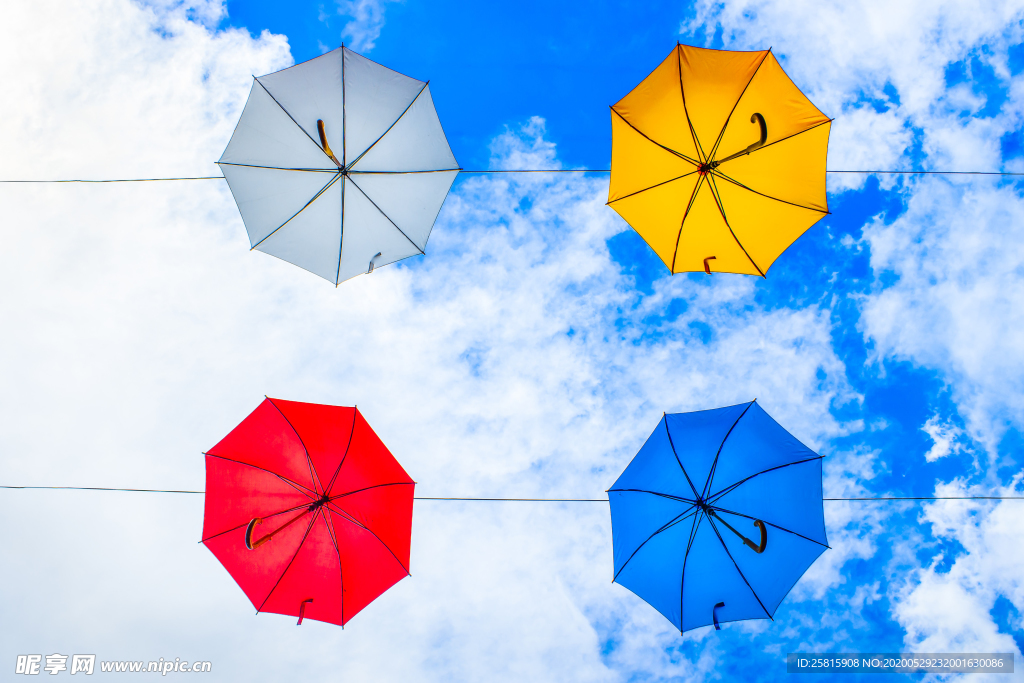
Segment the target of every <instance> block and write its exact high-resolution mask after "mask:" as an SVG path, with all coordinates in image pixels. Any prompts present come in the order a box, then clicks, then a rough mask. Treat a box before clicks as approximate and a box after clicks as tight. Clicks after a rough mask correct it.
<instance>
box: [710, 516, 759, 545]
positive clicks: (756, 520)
mask: <svg viewBox="0 0 1024 683" xmlns="http://www.w3.org/2000/svg"><path fill="white" fill-rule="evenodd" d="M709 512H710V513H711V514H712V515H714V517H715V519H717V520H718V521H719V522H721V523H722V524H724V525H725V526H727V527H729V531H731V532H733V533H734V534H736V535H737V536H739V537H740V539H741V540H742V541H743V544H744V545H746V546H747V547H748V548H750V549H751V550H753V551H754V552H755V553H757V554H758V555H760V554H761V553H763V552H764V549H765V548H766V547H767V546H768V528H767V527H765V525H764V522H762V521H761V520H759V519H755V520H754V526H756V527H757V530H758V531H760V532H761V542H760V543H754V542H753V541H751V540H750V539H749V538H747V537H746V536H744V535H743V534H741V533H740V532H738V531H736V530H735V529H733V528H732V525H731V524H729V522H727V521H725V520H724V519H722V518H721V517H719V516H718V514H717V513H716V512H715V511H714V510H710V509H709Z"/></svg>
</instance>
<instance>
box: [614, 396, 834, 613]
mask: <svg viewBox="0 0 1024 683" xmlns="http://www.w3.org/2000/svg"><path fill="white" fill-rule="evenodd" d="M608 498H609V500H610V501H611V512H612V543H613V546H614V556H615V582H616V583H619V584H622V585H623V586H625V587H626V588H628V589H630V590H631V591H633V592H634V593H636V594H637V595H638V596H640V597H641V598H643V599H644V600H646V601H647V602H648V603H650V605H651V606H653V607H654V608H655V609H657V610H658V611H659V612H661V613H662V614H663V615H664V616H665V617H666V618H667V619H668V620H669V621H671V622H672V623H673V624H675V626H676V628H678V629H679V632H680V633H682V632H683V631H687V630H689V629H693V628H697V627H699V626H707V625H709V624H711V623H714V624H715V628H718V624H719V622H724V621H739V620H742V619H770V618H772V615H773V614H774V613H775V610H776V609H777V608H778V606H779V603H781V602H782V599H783V598H784V597H786V594H787V593H789V591H790V589H791V588H792V587H793V585H794V584H795V583H796V582H797V580H798V579H799V578H800V577H801V576H802V575H803V573H804V572H805V571H806V570H807V568H808V567H810V566H811V564H812V563H813V562H814V560H815V559H816V558H817V557H818V555H820V554H821V553H822V552H824V551H825V549H826V548H827V547H828V540H827V539H826V538H825V517H824V511H823V510H822V502H821V456H819V455H817V454H816V453H814V452H813V451H811V450H810V449H808V448H807V447H806V446H804V445H803V444H802V443H800V442H799V441H797V440H796V439H795V438H794V437H793V436H792V435H791V434H790V433H789V432H787V431H786V430H785V429H783V428H782V427H780V426H779V424H778V423H777V422H775V420H773V419H772V418H771V417H770V416H769V415H768V413H766V412H764V411H763V410H762V409H761V407H760V406H759V405H757V404H756V403H755V402H753V401H751V402H750V403H744V404H741V405H736V406H730V407H728V408H718V409H716V410H702V411H698V412H693V413H678V414H673V415H665V416H664V417H663V418H662V420H661V422H660V423H659V424H658V426H657V428H656V429H655V430H654V433H653V434H651V436H650V438H648V439H647V442H646V443H645V444H644V445H643V448H641V449H640V452H639V453H637V454H636V457H635V458H633V460H632V462H630V463H629V466H628V467H626V470H625V471H624V472H623V473H622V475H621V476H620V477H619V478H618V479H617V480H616V481H615V484H614V485H613V486H612V488H611V489H609V491H608Z"/></svg>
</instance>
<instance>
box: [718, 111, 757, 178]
mask: <svg viewBox="0 0 1024 683" xmlns="http://www.w3.org/2000/svg"><path fill="white" fill-rule="evenodd" d="M750 122H751V123H756V124H757V125H758V127H759V128H760V129H761V138H760V139H759V140H758V141H757V142H755V143H753V144H751V145H748V146H747V148H746V149H744V150H742V151H739V152H736V153H735V154H730V155H729V156H727V157H726V158H724V159H719V160H718V161H712V162H711V167H712V168H715V167H716V166H718V165H719V164H722V163H725V162H726V161H729V160H730V159H735V158H736V157H741V156H743V155H744V154H750V153H751V152H753V151H754V150H755V149H757V148H758V147H763V146H764V143H766V142H768V124H767V123H765V120H764V117H763V116H761V115H760V114H758V113H757V112H756V111H755V112H754V113H753V114H751V115H750Z"/></svg>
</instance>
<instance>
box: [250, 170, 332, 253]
mask: <svg viewBox="0 0 1024 683" xmlns="http://www.w3.org/2000/svg"><path fill="white" fill-rule="evenodd" d="M340 177H341V173H340V172H338V173H335V174H334V177H333V178H331V180H330V182H328V183H327V184H326V185H324V186H323V187H322V188H321V189H320V191H319V192H317V193H316V194H315V195H313V198H312V199H310V200H309V201H308V202H306V204H305V206H303V207H302V208H301V209H299V210H298V211H296V212H295V213H294V215H292V217H291V218H289V219H288V220H286V221H285V222H284V223H282V224H281V225H279V226H277V227H276V228H274V230H273V232H271V233H270V234H269V235H267V236H266V237H264V238H263V239H261V240H260V241H259V242H257V243H256V244H254V245H252V247H250V249H249V250H250V251H252V250H253V249H255V248H256V247H258V246H260V245H261V244H263V243H264V242H266V241H267V240H268V239H270V238H271V236H273V235H274V234H275V233H277V231H278V230H280V229H281V228H283V227H284V226H286V225H288V224H289V223H290V222H291V221H292V219H293V218H295V216H298V215H299V214H300V213H302V212H303V211H305V210H306V207H308V206H309V205H310V204H312V203H313V202H315V201H316V200H317V199H319V198H320V195H322V194H323V193H324V192H327V189H328V188H329V187H330V186H331V185H333V184H334V183H336V182H338V178H340Z"/></svg>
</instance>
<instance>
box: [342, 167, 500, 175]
mask: <svg viewBox="0 0 1024 683" xmlns="http://www.w3.org/2000/svg"><path fill="white" fill-rule="evenodd" d="M461 170H462V169H461V168H432V169H428V170H426V171H360V170H357V169H352V170H351V171H349V172H348V174H349V175H350V176H353V175H412V174H415V173H452V172H456V173H457V172H459V171H461ZM489 172H490V171H488V173H489Z"/></svg>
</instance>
